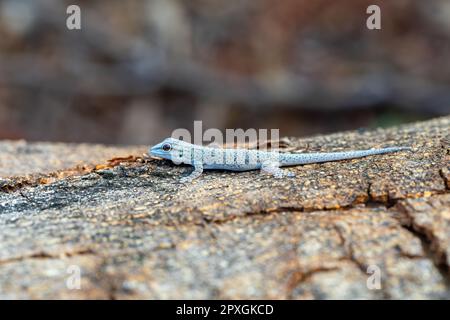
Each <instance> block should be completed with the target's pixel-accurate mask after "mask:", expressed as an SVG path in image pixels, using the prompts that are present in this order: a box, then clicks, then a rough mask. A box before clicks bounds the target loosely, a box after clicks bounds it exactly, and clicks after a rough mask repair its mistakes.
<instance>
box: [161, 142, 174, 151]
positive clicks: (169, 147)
mask: <svg viewBox="0 0 450 320" xmlns="http://www.w3.org/2000/svg"><path fill="white" fill-rule="evenodd" d="M162 149H163V150H164V151H165V152H169V151H170V150H172V146H171V145H170V144H168V143H166V144H164V145H163V146H162Z"/></svg>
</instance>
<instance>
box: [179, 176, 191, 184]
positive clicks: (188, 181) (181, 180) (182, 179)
mask: <svg viewBox="0 0 450 320" xmlns="http://www.w3.org/2000/svg"><path fill="white" fill-rule="evenodd" d="M192 180H194V179H193V178H191V177H190V176H187V177H183V178H181V179H180V180H179V181H180V183H183V184H186V183H191V182H192Z"/></svg>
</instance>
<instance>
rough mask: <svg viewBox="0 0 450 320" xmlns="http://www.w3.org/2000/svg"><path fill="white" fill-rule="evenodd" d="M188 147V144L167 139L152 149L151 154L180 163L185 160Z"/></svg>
mask: <svg viewBox="0 0 450 320" xmlns="http://www.w3.org/2000/svg"><path fill="white" fill-rule="evenodd" d="M188 145H189V144H188V143H187V142H184V141H181V140H178V139H174V138H167V139H165V140H164V141H162V142H160V143H158V144H156V145H154V146H153V147H151V148H150V150H149V154H150V155H152V156H155V157H159V158H163V159H167V160H172V161H177V160H178V161H179V160H181V159H183V155H184V153H186V149H187V146H188Z"/></svg>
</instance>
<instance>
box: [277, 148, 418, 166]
mask: <svg viewBox="0 0 450 320" xmlns="http://www.w3.org/2000/svg"><path fill="white" fill-rule="evenodd" d="M410 150H411V148H410V147H390V148H382V149H369V150H355V151H343V152H330V153H303V154H297V155H295V154H293V155H292V157H289V159H288V160H287V161H283V162H284V163H283V165H286V166H290V165H299V164H308V163H321V162H329V161H339V160H348V159H356V158H363V157H367V156H373V155H378V154H385V153H393V152H399V151H410Z"/></svg>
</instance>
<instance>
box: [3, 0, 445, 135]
mask: <svg viewBox="0 0 450 320" xmlns="http://www.w3.org/2000/svg"><path fill="white" fill-rule="evenodd" d="M70 4H77V5H79V6H80V7H81V20H82V30H72V31H71V30H68V29H67V27H66V19H67V17H68V15H67V14H66V9H67V6H68V5H70ZM371 4H377V5H379V6H380V7H381V10H382V17H381V21H382V30H378V31H377V30H368V29H367V28H366V19H367V17H368V14H366V8H367V7H368V6H369V5H371ZM449 58H450V1H448V0H428V1H423V0H394V1H388V0H384V1H376V0H368V1H366V0H282V1H279V0H240V1H226V0H189V1H181V0H180V1H177V0H149V1H145V0H127V1H124V0H85V1H81V0H78V1H76V0H75V1H74V0H72V1H62V0H0V139H22V138H23V139H27V140H30V141H42V140H46V141H66V142H100V143H115V144H150V143H154V142H157V141H158V140H160V139H162V138H164V137H167V136H169V135H170V134H171V132H172V130H174V129H176V128H187V129H192V127H193V121H194V120H202V121H203V128H204V129H207V128H211V127H214V128H219V129H225V128H244V129H246V128H256V129H258V128H267V129H271V128H279V129H280V134H281V135H282V136H285V135H294V136H303V135H310V134H316V133H328V132H334V131H341V130H347V129H357V128H361V127H368V128H373V127H378V126H390V125H395V124H399V123H405V122H411V121H415V120H422V119H428V118H432V117H436V116H440V115H446V114H449V113H450V90H449V89H450V59H449Z"/></svg>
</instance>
